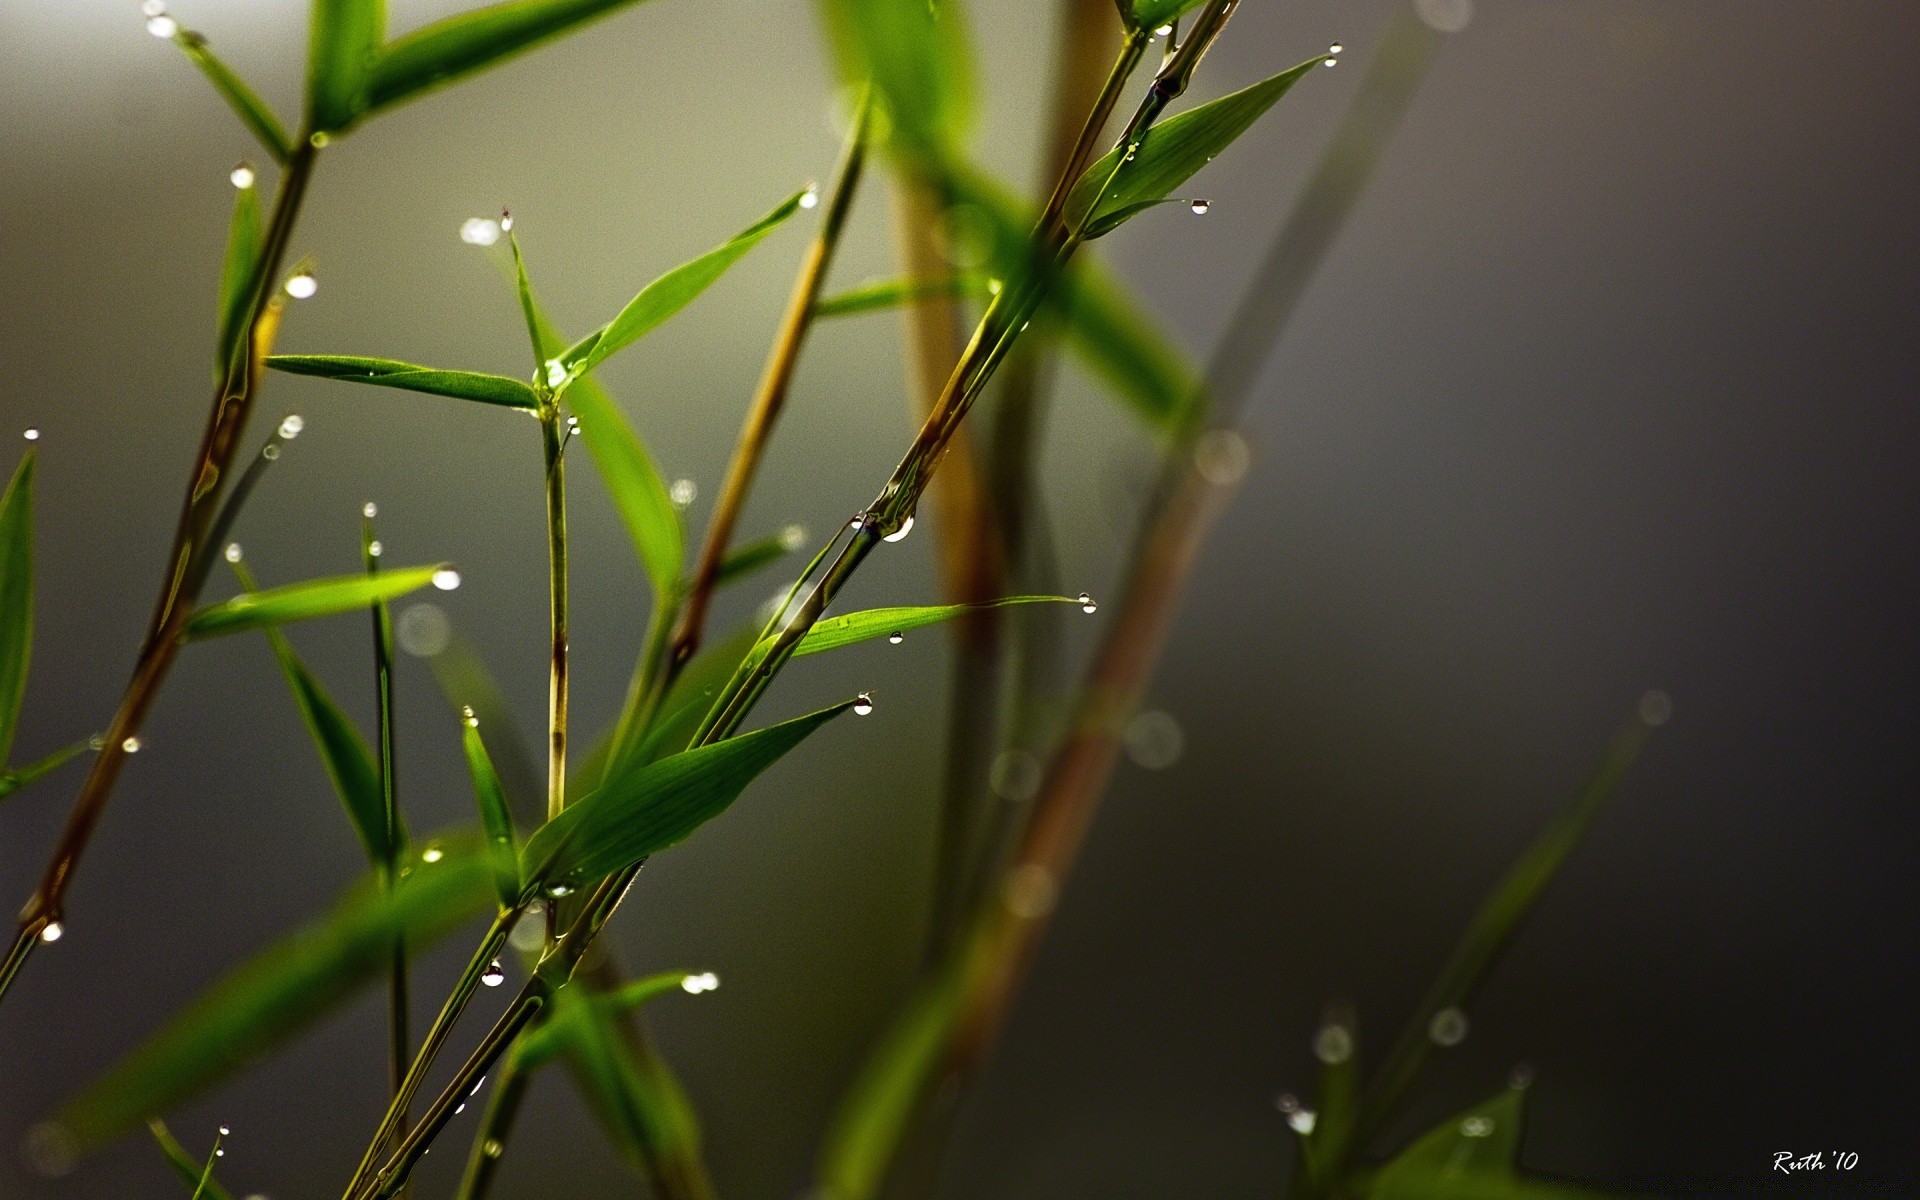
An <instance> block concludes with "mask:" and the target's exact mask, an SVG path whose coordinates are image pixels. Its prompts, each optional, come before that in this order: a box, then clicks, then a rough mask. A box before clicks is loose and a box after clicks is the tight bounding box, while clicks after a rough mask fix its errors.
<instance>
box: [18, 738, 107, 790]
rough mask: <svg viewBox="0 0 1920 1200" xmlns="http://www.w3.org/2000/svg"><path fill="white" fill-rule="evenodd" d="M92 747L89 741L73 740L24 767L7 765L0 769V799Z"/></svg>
mask: <svg viewBox="0 0 1920 1200" xmlns="http://www.w3.org/2000/svg"><path fill="white" fill-rule="evenodd" d="M92 748H93V744H92V743H91V742H89V741H79V742H74V743H73V744H72V745H70V746H62V747H60V749H58V750H55V751H54V752H53V753H52V754H49V755H47V756H46V757H45V758H41V759H38V760H36V761H34V762H30V763H28V764H27V765H26V766H24V767H8V768H7V769H6V770H4V771H0V800H5V799H6V798H7V797H8V796H11V795H13V794H14V793H15V792H17V791H19V790H20V789H21V788H23V787H26V786H27V785H28V784H30V783H32V782H33V781H34V780H36V779H38V778H40V777H41V776H42V775H45V774H47V773H49V772H51V771H55V770H58V769H59V768H61V767H63V766H65V765H66V764H67V763H68V762H70V761H72V760H73V759H75V758H78V757H79V756H80V755H82V754H85V753H86V752H87V751H88V750H90V749H92Z"/></svg>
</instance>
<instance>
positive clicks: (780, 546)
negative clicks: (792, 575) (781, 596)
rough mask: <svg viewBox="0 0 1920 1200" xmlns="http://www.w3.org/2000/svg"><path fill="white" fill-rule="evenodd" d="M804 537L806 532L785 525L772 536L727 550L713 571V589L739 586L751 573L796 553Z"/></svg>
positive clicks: (796, 526) (797, 527)
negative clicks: (737, 584) (733, 585)
mask: <svg viewBox="0 0 1920 1200" xmlns="http://www.w3.org/2000/svg"><path fill="white" fill-rule="evenodd" d="M805 537H806V531H805V530H803V529H801V528H800V526H798V525H789V526H787V528H785V529H783V530H781V531H780V532H779V533H776V534H774V535H773V536H772V537H763V538H760V539H758V540H756V541H751V542H747V543H745V544H743V545H739V546H735V547H734V548H733V549H731V550H729V551H727V553H726V557H724V558H722V559H721V560H720V565H719V566H718V567H716V568H714V572H713V586H714V587H716V588H723V587H727V586H730V585H732V584H736V583H739V582H740V581H741V580H743V579H745V578H747V577H748V576H749V575H752V574H753V573H754V572H755V571H758V570H760V569H761V568H763V567H766V566H768V565H770V564H772V563H776V562H779V561H780V560H781V559H783V558H785V557H786V556H787V555H789V554H792V553H793V552H794V551H795V550H798V549H799V548H800V543H801V541H802V540H804V538H805Z"/></svg>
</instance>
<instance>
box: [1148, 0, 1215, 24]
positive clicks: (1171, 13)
mask: <svg viewBox="0 0 1920 1200" xmlns="http://www.w3.org/2000/svg"><path fill="white" fill-rule="evenodd" d="M1203 2H1204V0H1133V24H1134V26H1135V27H1136V28H1139V29H1158V28H1160V27H1161V26H1163V25H1165V24H1167V23H1168V22H1170V21H1177V20H1179V19H1180V18H1181V17H1182V16H1184V15H1185V14H1187V13H1189V12H1191V11H1193V10H1194V9H1196V8H1199V7H1200V5H1201V4H1202V3H1203Z"/></svg>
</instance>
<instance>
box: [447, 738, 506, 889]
mask: <svg viewBox="0 0 1920 1200" xmlns="http://www.w3.org/2000/svg"><path fill="white" fill-rule="evenodd" d="M469 711H471V710H469ZM460 740H461V745H462V747H463V748H464V749H465V750H466V752H467V773H468V774H469V775H471V776H472V777H473V797H474V802H475V803H476V804H478V805H479V806H480V828H481V830H482V831H483V832H484V833H485V835H486V839H487V850H488V854H489V856H490V857H491V859H492V862H493V871H494V885H495V887H496V888H497V889H498V891H499V893H500V904H501V906H502V907H503V908H511V907H512V906H513V904H514V903H515V901H517V900H518V899H519V897H520V851H519V848H518V847H517V846H516V845H515V844H514V837H513V814H512V813H510V812H509V811H508V810H507V793H506V789H505V788H503V787H502V786H501V784H500V776H499V774H498V773H496V772H495V771H494V769H493V759H492V758H491V757H489V756H488V754H487V745H486V743H485V742H483V741H482V740H481V739H480V719H479V718H478V717H473V716H469V717H467V719H466V721H465V722H464V723H463V724H462V726H461V735H460Z"/></svg>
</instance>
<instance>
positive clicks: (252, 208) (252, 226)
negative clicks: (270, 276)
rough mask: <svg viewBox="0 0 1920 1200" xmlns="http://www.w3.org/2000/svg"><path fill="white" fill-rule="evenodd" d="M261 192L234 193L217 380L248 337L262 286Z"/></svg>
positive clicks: (217, 336)
mask: <svg viewBox="0 0 1920 1200" xmlns="http://www.w3.org/2000/svg"><path fill="white" fill-rule="evenodd" d="M264 232H265V230H264V226H263V223H262V221H261V219H260V191H259V189H258V188H254V187H243V188H238V189H236V190H235V194H234V197H233V217H232V219H231V220H230V221H228V223H227V253H226V258H225V259H224V260H223V261H222V263H221V264H220V310H219V313H218V316H217V319H216V321H215V332H214V341H213V353H214V359H213V375H214V379H215V380H216V381H217V380H220V379H223V378H225V376H226V373H227V366H228V364H229V363H231V362H233V356H234V353H235V351H237V350H238V349H239V344H240V341H241V339H243V338H244V337H246V324H247V309H248V307H249V306H250V305H251V304H252V302H253V290H254V286H255V285H256V284H257V283H258V282H259V271H260V249H261V238H262V237H263V236H264Z"/></svg>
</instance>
